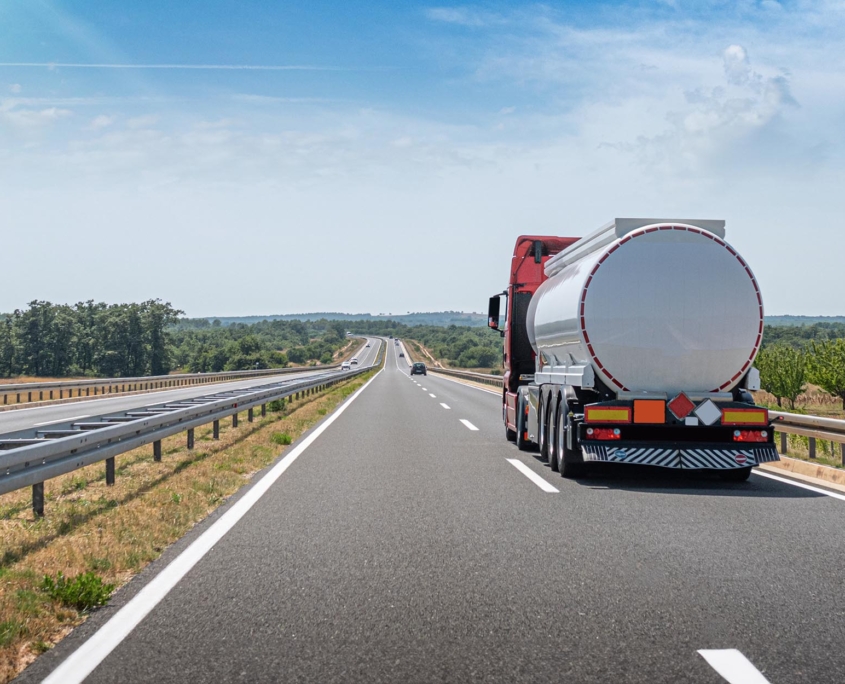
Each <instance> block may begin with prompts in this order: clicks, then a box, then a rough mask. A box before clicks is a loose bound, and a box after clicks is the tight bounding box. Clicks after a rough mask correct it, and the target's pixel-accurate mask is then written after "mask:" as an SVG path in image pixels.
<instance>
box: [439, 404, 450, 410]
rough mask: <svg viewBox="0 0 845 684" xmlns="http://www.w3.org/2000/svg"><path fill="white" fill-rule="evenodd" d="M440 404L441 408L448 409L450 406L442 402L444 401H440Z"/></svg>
mask: <svg viewBox="0 0 845 684" xmlns="http://www.w3.org/2000/svg"><path fill="white" fill-rule="evenodd" d="M440 405H441V406H442V407H443V408H445V409H449V408H451V406H447V405H446V404H444V403H442V402H441V403H440Z"/></svg>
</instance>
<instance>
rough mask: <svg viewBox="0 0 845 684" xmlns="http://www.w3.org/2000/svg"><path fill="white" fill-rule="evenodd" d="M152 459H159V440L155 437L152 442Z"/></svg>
mask: <svg viewBox="0 0 845 684" xmlns="http://www.w3.org/2000/svg"><path fill="white" fill-rule="evenodd" d="M153 460H154V461H161V440H160V439H157V440H156V441H155V442H153Z"/></svg>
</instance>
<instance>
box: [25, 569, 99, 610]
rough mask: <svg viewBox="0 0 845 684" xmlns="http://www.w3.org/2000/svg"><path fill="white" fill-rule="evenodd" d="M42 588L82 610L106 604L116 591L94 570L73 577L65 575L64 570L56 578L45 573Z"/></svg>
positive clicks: (65, 602)
mask: <svg viewBox="0 0 845 684" xmlns="http://www.w3.org/2000/svg"><path fill="white" fill-rule="evenodd" d="M41 588H42V589H43V590H44V591H45V592H46V593H47V594H49V595H50V597H51V598H53V599H55V600H57V601H61V602H62V603H63V604H65V605H66V606H71V607H73V608H76V609H77V610H81V611H88V610H91V609H92V608H96V607H97V606H104V605H105V604H106V603H107V602H108V600H109V597H110V596H111V593H112V591H114V585H113V584H104V583H103V580H102V579H100V577H99V576H98V575H96V574H95V573H93V572H84V573H82V574H81V575H77V576H76V577H73V578H68V577H65V576H64V574H63V573H62V572H59V573H58V574H57V575H56V577H55V579H54V578H52V577H50V576H49V575H44V582H43V583H42V584H41Z"/></svg>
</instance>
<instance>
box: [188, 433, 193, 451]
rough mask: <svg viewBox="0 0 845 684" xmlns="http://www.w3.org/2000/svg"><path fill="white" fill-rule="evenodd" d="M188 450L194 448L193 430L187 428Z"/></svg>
mask: <svg viewBox="0 0 845 684" xmlns="http://www.w3.org/2000/svg"><path fill="white" fill-rule="evenodd" d="M188 448H189V449H193V448H194V428H188Z"/></svg>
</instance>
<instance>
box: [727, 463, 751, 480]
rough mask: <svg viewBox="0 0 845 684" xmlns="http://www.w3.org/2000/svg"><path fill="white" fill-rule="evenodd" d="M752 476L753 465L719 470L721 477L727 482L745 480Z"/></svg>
mask: <svg viewBox="0 0 845 684" xmlns="http://www.w3.org/2000/svg"><path fill="white" fill-rule="evenodd" d="M750 476H751V466H748V467H746V468H731V469H730V470H720V471H719V477H720V478H721V479H722V480H724V481H725V482H745V481H746V480H747V479H748V478H749V477H750Z"/></svg>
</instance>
